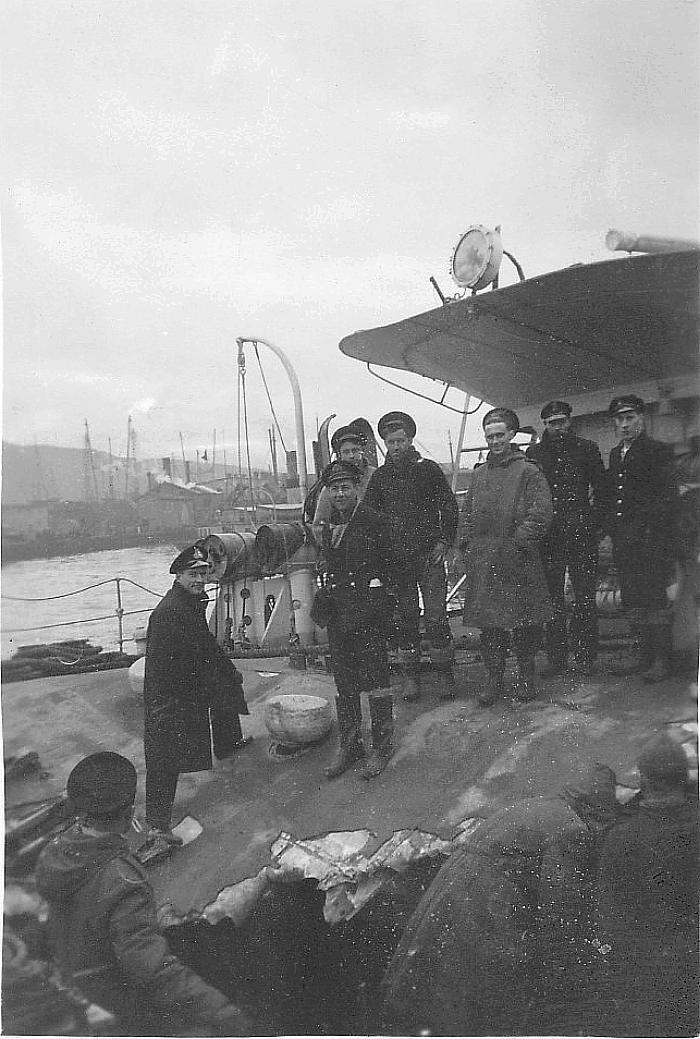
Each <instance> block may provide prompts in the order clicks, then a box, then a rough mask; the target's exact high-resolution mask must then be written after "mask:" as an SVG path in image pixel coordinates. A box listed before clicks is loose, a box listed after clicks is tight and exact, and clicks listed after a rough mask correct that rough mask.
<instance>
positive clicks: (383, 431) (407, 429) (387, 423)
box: [377, 411, 416, 440]
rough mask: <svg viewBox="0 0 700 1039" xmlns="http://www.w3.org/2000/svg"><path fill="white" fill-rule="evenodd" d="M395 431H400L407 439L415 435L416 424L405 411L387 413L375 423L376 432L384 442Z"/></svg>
mask: <svg viewBox="0 0 700 1039" xmlns="http://www.w3.org/2000/svg"><path fill="white" fill-rule="evenodd" d="M397 429H402V430H403V431H404V433H405V434H406V436H407V437H411V438H412V437H414V436H415V435H416V424H415V422H414V421H413V419H412V418H411V416H410V415H407V414H406V412H405V411H387V413H386V415H382V417H381V418H380V420H379V422H378V423H377V432H378V433H379V436H380V437H381V438H382V440H386V438H387V437H388V436H389V435H390V434H391V433H395V432H396V431H397Z"/></svg>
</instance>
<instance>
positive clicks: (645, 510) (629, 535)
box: [607, 433, 678, 610]
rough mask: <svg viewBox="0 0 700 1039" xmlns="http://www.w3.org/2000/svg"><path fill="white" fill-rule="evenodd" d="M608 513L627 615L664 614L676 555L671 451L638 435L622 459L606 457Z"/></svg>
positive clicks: (615, 450)
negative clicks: (646, 611) (642, 611)
mask: <svg viewBox="0 0 700 1039" xmlns="http://www.w3.org/2000/svg"><path fill="white" fill-rule="evenodd" d="M609 476H610V484H611V488H610V508H609V512H608V516H607V529H608V532H609V533H610V534H611V535H612V542H613V553H614V560H615V564H616V565H617V567H618V569H619V571H620V585H621V592H622V604H623V606H624V607H625V609H628V610H636V609H654V610H658V609H664V608H665V607H666V606H667V599H666V586H667V584H669V583H670V578H671V574H672V572H673V561H674V558H675V556H676V553H677V544H676V521H677V518H678V486H677V482H676V477H675V472H674V466H673V455H672V452H671V449H670V448H669V447H668V446H667V445H666V444H662V443H661V442H660V441H658V440H652V438H651V437H648V436H647V435H646V433H641V434H640V435H639V436H638V437H637V438H636V440H633V441H632V444H631V445H630V447H629V450H628V451H627V452H626V453H625V455H624V457H623V455H622V450H621V446H620V445H619V444H618V445H617V446H616V447H614V448H613V449H612V451H611V452H610V469H609Z"/></svg>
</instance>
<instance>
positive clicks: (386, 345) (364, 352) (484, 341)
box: [340, 252, 700, 406]
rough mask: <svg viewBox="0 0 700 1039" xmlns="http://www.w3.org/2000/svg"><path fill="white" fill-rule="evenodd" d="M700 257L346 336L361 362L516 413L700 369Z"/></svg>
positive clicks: (546, 281) (652, 262) (550, 285)
mask: <svg viewBox="0 0 700 1039" xmlns="http://www.w3.org/2000/svg"><path fill="white" fill-rule="evenodd" d="M699 275H700V253H698V252H676V253H666V254H656V255H653V254H641V255H635V256H626V257H623V258H620V259H613V260H606V261H603V262H601V263H595V264H586V265H583V264H580V265H576V266H574V267H567V268H565V269H563V270H559V271H553V272H552V273H550V274H544V275H541V276H540V277H536V278H528V279H527V280H525V281H522V282H520V283H519V284H517V285H511V286H508V287H506V288H502V289H495V290H493V291H490V292H482V293H481V294H480V295H476V296H471V297H469V298H467V299H463V300H460V301H458V302H455V303H450V304H448V305H446V306H441V307H439V308H438V309H436V310H430V311H428V312H427V313H425V314H418V315H416V316H415V317H410V318H406V319H405V320H403V321H398V322H396V324H393V325H386V326H385V327H384V328H374V329H369V330H367V331H363V332H355V333H354V334H353V335H349V336H346V337H345V338H344V339H343V340H342V341H341V343H340V349H341V350H342V352H343V353H345V354H347V355H348V356H350V357H355V358H357V359H358V360H360V361H365V362H370V363H373V364H377V365H384V366H387V367H390V368H398V369H403V370H405V371H411V372H416V373H418V374H419V375H425V376H428V377H429V378H432V379H440V380H442V381H444V382H448V383H450V384H451V385H453V386H457V387H459V388H460V389H463V390H465V391H467V392H469V393H471V394H472V395H473V396H475V397H479V398H481V399H482V400H486V401H490V402H493V401H498V402H504V403H505V402H507V403H509V404H511V405H513V406H516V405H519V404H521V405H528V404H532V403H534V402H536V401H541V400H547V399H550V398H555V397H561V396H566V395H567V394H581V393H586V392H590V391H593V390H600V389H604V388H605V387H610V386H616V385H627V384H630V383H635V382H638V381H639V380H647V379H662V378H668V377H671V376H678V375H684V374H688V373H693V372H695V371H696V370H697V351H698V317H699V300H700V294H699V284H700V281H699Z"/></svg>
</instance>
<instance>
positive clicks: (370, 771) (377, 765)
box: [362, 689, 394, 779]
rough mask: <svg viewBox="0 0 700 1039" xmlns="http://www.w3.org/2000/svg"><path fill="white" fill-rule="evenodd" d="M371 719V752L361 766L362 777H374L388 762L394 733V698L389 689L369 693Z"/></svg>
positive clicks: (374, 690)
mask: <svg viewBox="0 0 700 1039" xmlns="http://www.w3.org/2000/svg"><path fill="white" fill-rule="evenodd" d="M369 716H370V719H371V721H372V752H371V754H370V756H369V757H368V758H367V761H366V763H365V764H364V766H363V768H362V778H363V779H374V778H375V776H378V775H380V773H382V772H383V771H384V769H385V768H386V766H387V765H388V764H389V761H390V760H391V755H392V739H393V735H394V698H393V696H392V694H391V690H390V689H373V690H372V692H371V693H370V694H369Z"/></svg>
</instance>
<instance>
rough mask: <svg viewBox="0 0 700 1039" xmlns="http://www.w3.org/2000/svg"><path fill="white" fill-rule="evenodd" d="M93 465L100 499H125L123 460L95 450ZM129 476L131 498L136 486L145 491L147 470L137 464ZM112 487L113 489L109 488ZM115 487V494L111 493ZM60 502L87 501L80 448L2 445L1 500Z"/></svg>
mask: <svg viewBox="0 0 700 1039" xmlns="http://www.w3.org/2000/svg"><path fill="white" fill-rule="evenodd" d="M93 463H94V468H95V474H96V478H97V487H98V493H99V495H100V498H108V497H110V495H111V493H113V494H114V496H115V497H116V498H122V497H124V477H125V466H124V459H123V458H112V464H111V466H110V459H109V455H108V454H107V452H106V451H93ZM136 469H137V472H138V476H137V475H136V474H135V472H134V468H133V466H132V467H131V473H130V477H129V482H130V495H131V493H133V492H134V491H135V490H136V489H137V487H138V490H139V491H143V490H145V488H146V484H147V481H146V476H145V469H144V467H143V465H142V464H141V463H137V465H136ZM91 479H92V478H91ZM110 484H111V486H110ZM112 488H113V492H112ZM52 498H53V499H59V500H61V501H84V500H85V456H84V454H83V451H82V450H81V449H80V448H74V447H54V446H53V445H52V444H38V445H37V446H36V447H35V446H34V445H29V444H10V443H8V442H7V441H4V440H3V442H2V500H3V502H5V503H6V504H22V503H24V502H28V501H35V500H45V499H52Z"/></svg>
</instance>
